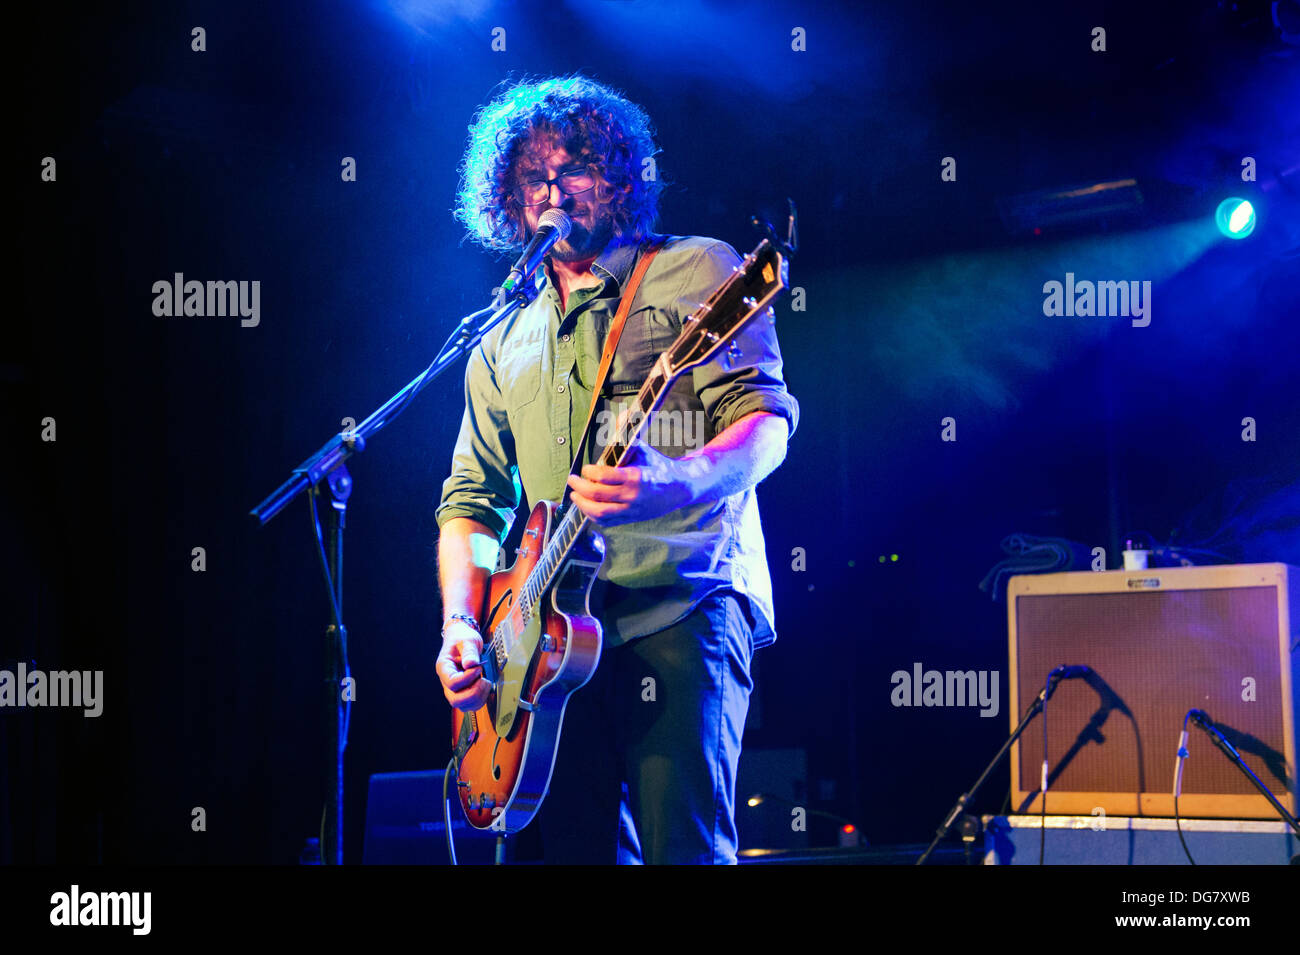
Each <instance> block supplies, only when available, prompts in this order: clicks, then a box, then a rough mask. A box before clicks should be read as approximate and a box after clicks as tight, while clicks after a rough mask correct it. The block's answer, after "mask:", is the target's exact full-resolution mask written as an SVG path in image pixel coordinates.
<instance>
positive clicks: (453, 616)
mask: <svg viewBox="0 0 1300 955" xmlns="http://www.w3.org/2000/svg"><path fill="white" fill-rule="evenodd" d="M453 620H464V621H465V622H466V623H467V624H469V625H470V626H471V627H473V628H474V631H475V632H476V633H478V632H480V631H479V626H478V621H477V620H475V619H474V617H473V616H471V615H470V614H467V613H451V614H448V615H447V619H446V620H444V621H443V623H442V635H443V636H444V637H445V636H446V635H447V624H449V623H451V622H452V621H453Z"/></svg>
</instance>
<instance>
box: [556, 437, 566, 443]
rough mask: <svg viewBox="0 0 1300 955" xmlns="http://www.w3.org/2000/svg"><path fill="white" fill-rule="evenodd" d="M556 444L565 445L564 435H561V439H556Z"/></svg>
mask: <svg viewBox="0 0 1300 955" xmlns="http://www.w3.org/2000/svg"><path fill="white" fill-rule="evenodd" d="M555 443H556V444H563V443H564V435H560V436H559V437H557V438H556V439H555Z"/></svg>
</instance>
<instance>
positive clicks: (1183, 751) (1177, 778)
mask: <svg viewBox="0 0 1300 955" xmlns="http://www.w3.org/2000/svg"><path fill="white" fill-rule="evenodd" d="M1193 712H1195V711H1194V710H1188V711H1187V715H1186V716H1184V717H1183V735H1182V739H1180V740H1179V742H1178V756H1177V757H1176V758H1175V759H1174V825H1175V826H1176V827H1177V829H1178V841H1179V842H1181V843H1182V844H1183V852H1184V853H1186V855H1187V861H1188V862H1190V863H1191V864H1192V865H1196V860H1195V859H1193V858H1192V851H1191V850H1190V849H1188V848H1187V840H1186V839H1184V838H1183V822H1182V819H1180V818H1179V816H1178V793H1179V791H1180V790H1181V789H1182V788H1183V760H1184V759H1186V758H1187V755H1188V754H1187V721H1188V720H1189V719H1191V717H1192V713H1193Z"/></svg>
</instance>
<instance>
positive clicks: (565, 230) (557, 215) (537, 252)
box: [501, 209, 573, 295]
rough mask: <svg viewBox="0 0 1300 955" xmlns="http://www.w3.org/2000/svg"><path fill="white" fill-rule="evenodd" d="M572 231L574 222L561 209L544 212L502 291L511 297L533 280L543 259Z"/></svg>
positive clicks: (502, 286)
mask: <svg viewBox="0 0 1300 955" xmlns="http://www.w3.org/2000/svg"><path fill="white" fill-rule="evenodd" d="M572 231H573V220H572V219H570V218H569V217H568V216H567V215H565V214H564V213H563V212H561V211H560V210H559V209H547V210H546V211H545V212H543V213H542V217H541V219H539V220H538V222H537V231H536V232H535V233H533V237H532V239H530V240H529V242H528V245H526V246H524V251H523V254H521V255H520V256H519V259H518V261H516V262H515V264H514V268H512V269H511V270H510V274H509V275H507V276H506V280H505V281H504V282H502V283H501V291H502V292H504V293H505V294H506V295H510V294H511V293H513V292H514V291H515V290H516V289H518V288H519V286H521V285H523V284H524V283H525V282H527V281H528V280H529V279H530V278H532V277H533V273H534V272H536V271H537V267H538V266H539V265H541V264H542V259H544V258H546V255H547V253H549V252H550V251H551V247H552V246H554V245H555V244H556V243H557V242H563V241H564V240H565V239H567V238H568V237H569V233H570V232H572Z"/></svg>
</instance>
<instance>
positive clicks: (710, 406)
mask: <svg viewBox="0 0 1300 955" xmlns="http://www.w3.org/2000/svg"><path fill="white" fill-rule="evenodd" d="M639 251H640V246H639V245H638V244H634V243H630V242H625V241H623V240H620V239H617V238H616V239H614V240H613V241H612V242H611V243H610V245H609V246H608V247H607V248H606V249H605V251H604V252H603V253H602V254H601V255H600V256H599V257H598V258H597V259H596V261H595V262H594V263H593V265H592V272H593V274H595V275H596V276H598V277H599V278H600V279H601V283H600V284H599V285H596V286H592V287H590V288H583V289H576V290H575V291H574V292H573V293H572V294H571V295H570V296H569V301H568V307H567V309H565V310H564V312H563V313H562V312H561V310H560V299H559V294H558V292H557V291H556V289H555V288H554V287H553V285H552V283H551V281H550V278H549V276H548V275H547V270H546V269H538V271H537V279H536V283H537V287H538V289H539V294H538V296H537V298H536V299H535V300H534V301H533V302H532V303H531V304H530V305H528V306H527V307H526V308H523V309H521V310H519V311H518V312H516V313H515V314H514V315H513V316H512V317H510V318H508V319H506V320H505V321H503V322H502V323H501V324H499V325H497V326H496V327H495V328H493V329H492V330H491V331H489V332H488V334H487V335H485V336H484V338H483V341H482V342H481V343H480V344H479V345H478V346H477V347H476V348H475V349H474V350H473V352H472V353H471V355H470V357H469V360H468V364H467V366H466V370H465V413H464V417H463V419H462V421H461V427H460V434H459V437H458V438H457V441H456V448H455V451H454V453H453V455H452V467H451V475H450V477H448V478H447V480H446V481H445V482H444V483H443V486H442V497H441V501H440V503H439V505H438V508H437V511H436V517H437V521H438V526H439V527H442V525H443V524H444V523H446V522H447V521H448V520H450V519H451V518H453V517H469V518H472V519H474V520H476V521H478V522H479V523H481V524H484V525H486V526H487V527H489V528H491V529H492V530H493V531H494V532H495V533H496V535H497V537H498V540H502V541H503V540H504V539H505V537H506V535H507V534H508V533H509V530H510V527H511V525H512V523H513V521H514V517H515V512H516V509H517V508H518V506H519V502H520V496H521V493H522V494H523V495H524V496H525V497H526V500H527V501H528V503H529V504H530V505H532V504H535V503H536V502H537V501H539V500H551V501H559V500H561V498H562V497H563V495H564V492H565V489H566V479H567V478H568V475H569V473H570V468H571V466H572V463H573V448H574V446H575V444H576V443H577V442H579V441H580V440H581V438H582V428H583V425H584V424H585V423H586V420H587V409H588V407H589V404H590V401H591V386H592V385H593V384H594V381H595V377H596V369H597V366H598V365H599V362H600V355H601V351H602V349H603V348H604V343H605V334H606V331H607V330H608V328H609V325H610V322H611V321H612V320H613V318H614V313H615V312H616V311H617V309H618V303H619V298H620V296H621V294H622V287H623V285H624V284H625V283H626V282H627V281H628V279H629V278H630V276H631V274H632V270H633V268H634V266H635V263H636V261H637V258H638V253H639ZM739 264H740V256H738V255H737V254H736V252H735V250H733V249H732V248H731V246H729V245H727V244H726V243H725V242H720V241H718V240H716V239H708V238H703V237H699V236H673V237H670V238H669V239H668V241H667V243H666V244H665V245H664V247H663V248H662V249H661V250H660V251H659V254H658V255H657V256H656V257H655V259H654V261H653V262H652V263H651V265H650V268H649V269H648V270H647V271H646V274H645V276H644V277H643V279H642V281H641V285H640V288H639V289H638V291H637V294H636V298H635V301H634V302H633V303H632V309H631V311H630V312H629V314H628V319H627V324H626V325H625V326H624V329H623V335H622V337H621V338H620V340H619V344H618V349H617V351H616V352H615V356H614V361H613V364H612V365H611V368H610V373H609V375H608V377H607V379H606V383H605V387H604V388H603V389H602V392H603V395H602V398H601V401H600V402H599V403H598V404H597V409H596V416H595V419H594V421H593V425H592V434H593V437H594V440H590V441H588V443H587V453H586V454H585V455H584V460H585V461H586V462H591V461H594V460H596V458H598V457H599V454H600V452H601V450H603V448H604V447H605V445H606V444H608V443H610V442H611V441H612V440H614V439H616V438H618V437H619V435H618V434H617V432H616V429H615V427H614V421H615V420H616V417H617V411H618V409H619V407H621V406H623V405H627V404H629V403H630V402H631V400H632V398H633V397H634V396H635V395H636V393H637V391H639V390H640V388H641V385H642V384H643V383H644V382H645V380H646V379H647V378H648V377H649V374H650V371H651V367H652V366H653V364H654V362H655V360H656V359H658V357H659V355H660V354H661V353H662V352H664V351H665V350H667V348H668V347H669V346H670V345H671V344H672V343H673V341H675V340H676V338H677V336H678V335H679V334H680V332H681V327H682V319H683V318H685V317H686V316H688V315H690V314H691V313H692V312H694V311H696V310H697V309H698V307H699V305H700V303H702V302H703V301H705V300H706V299H707V298H708V297H709V296H710V295H711V294H712V293H713V291H714V290H715V289H716V288H717V287H718V286H720V285H721V284H722V283H723V282H724V281H725V280H726V278H727V277H728V276H729V275H730V274H731V272H732V271H733V270H734V269H735V267H736V266H737V265H739ZM770 316H771V313H770V311H769V312H768V313H766V314H760V315H757V316H755V317H754V318H752V319H751V320H750V321H749V322H748V323H747V324H746V325H745V326H744V328H742V329H741V330H740V332H739V333H738V334H737V336H736V338H735V340H734V341H735V344H736V347H735V348H733V349H732V350H731V353H730V355H728V354H726V353H725V352H720V353H719V354H718V355H717V356H715V357H714V358H713V360H711V361H710V362H708V363H706V364H704V365H701V366H700V367H698V368H695V369H692V370H691V371H688V372H685V373H683V375H682V376H681V377H680V378H678V379H677V381H676V382H675V383H674V385H673V386H672V387H671V388H670V389H669V393H668V396H667V399H666V400H665V402H664V404H663V405H662V406H661V408H660V410H659V411H658V412H657V413H656V414H655V415H653V416H652V417H651V419H650V422H649V427H648V431H647V432H646V433H645V434H644V435H643V440H645V441H646V443H647V444H650V445H651V446H653V447H654V448H656V449H657V450H659V451H660V452H662V453H663V454H666V455H668V456H669V457H681V456H682V455H684V454H686V453H687V452H688V451H692V450H695V449H697V448H702V447H703V446H704V445H706V444H708V443H709V441H711V440H712V439H713V438H714V436H715V435H717V434H718V433H719V432H721V431H724V430H726V428H727V427H729V426H730V425H731V424H732V423H734V422H735V421H738V420H740V419H741V418H743V417H745V416H746V415H748V414H751V413H753V412H755V411H766V412H770V413H772V414H778V415H781V416H783V417H784V418H786V420H787V421H788V422H789V425H790V433H791V434H793V433H794V430H795V428H796V426H797V425H798V421H799V405H798V403H797V402H796V401H795V399H794V397H793V396H791V395H790V394H789V393H788V392H787V391H786V387H785V382H784V381H783V380H782V377H781V352H780V349H779V348H778V346H777V340H776V329H775V327H774V325H773V323H772V321H771V317H770ZM593 527H594V525H593ZM594 529H596V530H598V531H599V533H601V534H602V535H603V536H604V538H605V562H604V565H603V566H602V568H601V571H600V575H599V579H600V581H601V586H599V588H598V589H599V591H600V593H599V594H595V595H594V600H593V607H592V609H593V612H594V613H596V614H597V615H598V616H599V618H600V621H601V624H602V626H603V629H604V635H605V643H606V645H607V646H617V645H619V644H621V643H625V642H627V641H628V640H632V639H635V638H637V637H643V636H646V635H648V634H652V633H656V632H658V631H660V630H663V629H664V628H666V627H669V626H671V625H672V624H674V623H676V622H677V621H678V620H680V619H681V618H683V617H685V616H686V615H687V614H688V613H689V612H690V611H691V610H692V609H693V608H694V607H695V605H696V604H697V603H699V601H700V600H702V599H703V598H704V597H705V596H706V595H707V594H709V593H710V592H712V591H714V590H718V589H722V588H728V587H729V588H732V589H734V590H736V591H738V592H739V593H741V594H743V595H745V596H747V597H748V598H749V604H750V608H749V609H750V617H751V623H752V624H753V626H754V644H755V646H756V647H757V646H765V645H767V644H769V643H771V642H772V641H773V640H775V639H776V630H775V626H774V623H773V619H774V618H773V612H772V582H771V577H770V574H769V571H768V565H767V556H766V554H765V552H764V545H763V529H762V525H761V523H760V521H759V515H758V502H757V498H756V496H755V492H754V489H753V488H750V489H749V490H747V491H744V492H742V493H739V494H733V495H730V496H728V497H725V498H722V499H720V500H716V501H709V502H705V503H700V504H695V505H691V506H688V507H685V508H681V509H680V510H677V511H674V512H672V513H670V514H666V515H664V516H662V517H658V518H655V519H653V520H647V521H638V522H634V523H630V524H621V525H617V526H614V527H599V528H594Z"/></svg>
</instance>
